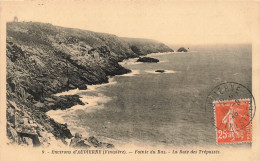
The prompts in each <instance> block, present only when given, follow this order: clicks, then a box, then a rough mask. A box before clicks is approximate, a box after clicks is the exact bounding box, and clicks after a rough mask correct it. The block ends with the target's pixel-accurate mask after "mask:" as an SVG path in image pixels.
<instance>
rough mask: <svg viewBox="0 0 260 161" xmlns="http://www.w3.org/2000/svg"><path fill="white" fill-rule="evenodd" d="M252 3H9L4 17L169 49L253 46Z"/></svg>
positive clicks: (173, 0) (148, 0) (145, 0)
mask: <svg viewBox="0 0 260 161" xmlns="http://www.w3.org/2000/svg"><path fill="white" fill-rule="evenodd" d="M255 10H256V7H255V3H254V2H253V1H250V0H247V1H229V0H225V1H220V0H207V1H206V0H199V1H192V0H182V1H178V0H171V1H167V0H153V1H152V0H141V1H135V0H131V1H130V0H129V1H122V0H121V1H119V0H117V1H115V0H108V1H82V0H75V1H63V2H61V1H59V2H53V1H38V2H35V1H34V2H32V1H30V2H6V3H3V5H2V11H3V15H4V16H3V17H4V18H5V19H6V20H7V21H12V19H13V17H14V16H17V17H18V19H19V21H37V22H47V23H51V24H53V25H58V26H64V27H71V28H80V29H85V30H92V31H96V32H105V33H110V34H115V35H117V36H121V37H136V38H148V39H154V40H158V41H161V42H163V43H166V44H223V43H228V44H237V43H251V41H252V40H251V39H252V25H253V23H254V20H256V18H257V17H256V12H255Z"/></svg>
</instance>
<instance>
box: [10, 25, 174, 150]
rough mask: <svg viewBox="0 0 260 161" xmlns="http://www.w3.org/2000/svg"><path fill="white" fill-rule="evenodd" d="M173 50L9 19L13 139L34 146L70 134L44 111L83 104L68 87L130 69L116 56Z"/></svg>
mask: <svg viewBox="0 0 260 161" xmlns="http://www.w3.org/2000/svg"><path fill="white" fill-rule="evenodd" d="M166 51H172V50H171V49H170V48H168V47H167V46H165V45H164V44H161V43H157V42H150V43H149V42H147V41H145V42H143V43H142V41H141V40H138V42H136V41H135V42H134V43H133V41H130V39H129V40H127V39H125V38H119V37H117V36H115V35H110V34H104V33H95V32H91V31H85V30H79V29H70V28H63V27H57V26H53V25H51V24H44V23H34V22H12V23H7V46H6V55H7V79H6V80H7V99H8V100H7V121H8V123H7V135H8V137H9V139H10V143H18V144H29V142H31V143H32V145H34V146H38V145H46V146H48V145H49V144H50V142H51V141H50V140H56V139H61V141H62V142H63V143H65V144H66V141H65V139H66V138H71V137H72V134H71V133H70V131H69V130H68V129H67V126H66V125H62V124H58V123H56V122H55V121H54V120H53V119H51V118H49V117H48V116H47V115H46V114H45V112H46V111H48V110H50V109H66V108H70V107H71V106H73V105H75V104H78V103H79V104H82V102H81V101H80V100H79V97H78V96H77V95H74V96H66V97H56V96H53V94H55V93H58V92H62V91H65V90H69V89H75V88H80V89H86V88H87V87H86V84H100V83H105V82H107V81H108V77H107V76H109V75H112V76H113V75H117V74H124V73H127V72H130V71H129V70H128V69H125V68H123V67H122V66H120V65H119V64H118V61H122V60H123V59H126V58H130V57H137V56H139V55H144V54H147V53H150V52H166Z"/></svg>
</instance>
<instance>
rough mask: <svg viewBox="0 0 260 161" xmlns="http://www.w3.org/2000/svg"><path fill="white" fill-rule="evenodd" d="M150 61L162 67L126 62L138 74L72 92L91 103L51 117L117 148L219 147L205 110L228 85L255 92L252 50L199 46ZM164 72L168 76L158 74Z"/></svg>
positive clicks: (209, 115) (236, 47)
mask: <svg viewBox="0 0 260 161" xmlns="http://www.w3.org/2000/svg"><path fill="white" fill-rule="evenodd" d="M149 56H150V57H154V58H157V59H159V60H160V62H159V63H140V62H138V63H137V62H135V61H136V59H130V60H126V61H124V62H122V63H121V65H123V66H124V67H126V68H129V69H131V70H132V73H129V74H125V75H121V76H115V77H112V78H110V82H109V83H107V84H102V85H93V86H88V90H84V91H80V90H73V91H69V93H77V94H79V95H80V96H81V97H82V98H81V99H82V101H83V102H85V103H88V104H86V105H84V106H81V105H77V106H74V107H72V108H71V109H67V110H65V111H61V110H57V111H50V112H48V114H49V115H50V116H51V117H53V118H54V119H55V120H56V121H58V122H61V123H65V122H66V123H67V124H68V126H69V128H70V130H71V131H72V133H75V132H80V133H83V135H94V136H96V137H97V138H101V139H102V140H105V141H108V142H111V143H113V144H115V145H124V144H128V143H135V144H136V145H137V146H138V145H149V146H158V145H163V146H170V147H172V146H191V145H205V146H207V145H209V146H211V145H215V144H216V132H215V127H214V125H213V124H214V122H212V120H211V119H210V118H211V117H212V116H213V115H214V113H210V112H206V111H205V101H206V98H207V95H208V94H209V92H210V91H211V90H212V89H213V88H214V87H215V86H217V85H218V84H220V83H223V82H225V81H228V82H238V83H241V84H243V85H245V86H246V87H248V88H249V89H251V85H252V83H251V81H252V65H251V64H252V63H251V62H252V60H251V59H252V56H251V46H250V45H240V46H239V45H237V46H235V45H233V46H215V47H213V46H211V47H198V48H193V50H192V49H191V52H188V53H157V54H150V55H149ZM158 69H163V70H165V73H156V72H155V70H158ZM62 94H66V93H62Z"/></svg>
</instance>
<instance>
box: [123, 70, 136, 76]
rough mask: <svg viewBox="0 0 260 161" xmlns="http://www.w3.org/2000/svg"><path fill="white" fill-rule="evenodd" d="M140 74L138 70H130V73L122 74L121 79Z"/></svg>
mask: <svg viewBox="0 0 260 161" xmlns="http://www.w3.org/2000/svg"><path fill="white" fill-rule="evenodd" d="M138 74H140V70H132V71H131V73H127V74H124V75H121V76H123V77H132V76H135V75H138Z"/></svg>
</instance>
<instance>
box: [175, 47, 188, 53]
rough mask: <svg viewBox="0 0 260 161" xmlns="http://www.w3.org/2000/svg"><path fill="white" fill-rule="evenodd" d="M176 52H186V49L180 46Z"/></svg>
mask: <svg viewBox="0 0 260 161" xmlns="http://www.w3.org/2000/svg"><path fill="white" fill-rule="evenodd" d="M177 52H188V50H187V49H185V48H184V47H180V48H179V49H178V50H177Z"/></svg>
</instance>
